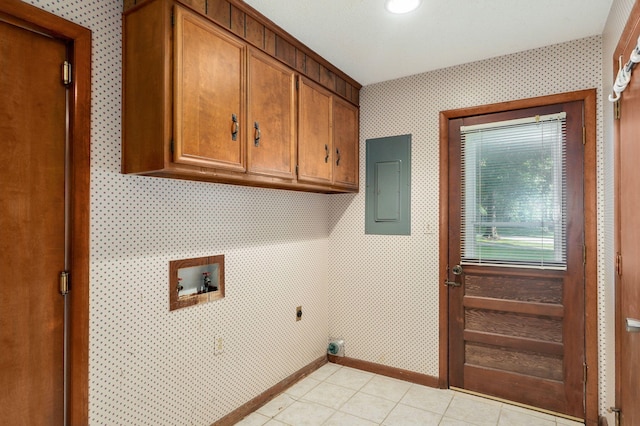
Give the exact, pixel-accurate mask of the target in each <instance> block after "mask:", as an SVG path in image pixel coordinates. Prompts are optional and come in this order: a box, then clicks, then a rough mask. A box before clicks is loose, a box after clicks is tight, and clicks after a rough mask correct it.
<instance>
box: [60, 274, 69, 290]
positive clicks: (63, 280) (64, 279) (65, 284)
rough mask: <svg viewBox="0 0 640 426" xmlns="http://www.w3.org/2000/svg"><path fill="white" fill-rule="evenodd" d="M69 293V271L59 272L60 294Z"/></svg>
mask: <svg viewBox="0 0 640 426" xmlns="http://www.w3.org/2000/svg"><path fill="white" fill-rule="evenodd" d="M67 293H69V273H68V272H67V271H62V272H60V294H61V295H63V296H65V295H66V294H67Z"/></svg>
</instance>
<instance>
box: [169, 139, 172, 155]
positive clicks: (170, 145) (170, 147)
mask: <svg viewBox="0 0 640 426" xmlns="http://www.w3.org/2000/svg"><path fill="white" fill-rule="evenodd" d="M169 150H170V151H171V154H173V139H171V142H169Z"/></svg>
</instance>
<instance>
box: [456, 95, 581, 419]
mask: <svg viewBox="0 0 640 426" xmlns="http://www.w3.org/2000/svg"><path fill="white" fill-rule="evenodd" d="M583 152H584V146H583V102H582V101H575V102H568V103H562V104H556V105H547V106H543V107H534V108H528V109H520V110H514V111H509V112H498V113H492V114H486V115H480V116H473V117H464V118H457V119H452V120H450V121H449V154H448V156H449V164H448V171H449V176H448V180H449V192H448V196H449V200H448V214H449V218H448V220H449V234H448V240H449V241H448V247H449V252H448V260H447V262H448V267H447V279H446V281H445V283H444V284H445V285H447V286H448V287H449V296H448V297H449V352H448V353H449V355H448V356H449V384H450V386H451V387H454V388H459V389H463V390H468V391H473V392H478V393H481V394H485V395H490V396H493V397H497V398H502V399H506V400H510V401H515V402H518V403H522V404H526V405H530V406H533V407H538V408H542V409H546V410H550V411H553V412H557V413H563V414H566V415H569V416H572V417H575V418H580V419H583V418H584V417H585V408H584V404H585V402H584V398H585V391H584V384H585V381H584V377H585V376H584V374H585V373H584V372H585V352H584V351H585V337H584V336H585V324H584V319H585V315H584V312H585V287H584V285H585V273H584V271H585V266H584V247H585V246H584V189H583V188H584V186H583Z"/></svg>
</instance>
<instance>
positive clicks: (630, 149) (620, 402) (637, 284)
mask: <svg viewBox="0 0 640 426" xmlns="http://www.w3.org/2000/svg"><path fill="white" fill-rule="evenodd" d="M639 23H640V4H639V3H637V2H636V4H635V6H634V9H633V11H632V13H631V15H630V17H629V21H628V22H627V25H626V28H625V31H624V32H623V34H622V36H621V38H620V41H619V43H618V47H617V49H616V53H615V55H614V59H615V63H616V67H615V68H614V69H615V70H616V71H617V69H618V67H617V65H618V58H619V57H621V58H622V60H623V61H626V60H628V58H629V54H630V52H631V51H632V50H633V49H634V47H635V45H636V43H637V40H638V36H639V35H640V26H639V25H638V24H639ZM638 73H639V70H638V68H636V69H635V71H634V72H633V74H632V76H631V81H630V83H629V85H628V86H627V88H626V90H625V91H624V92H623V93H622V96H621V98H620V119H619V120H618V121H616V123H615V131H616V135H615V136H616V138H615V139H616V180H615V186H616V191H615V194H616V201H615V211H616V222H615V235H616V251H617V256H616V257H617V262H616V263H617V274H616V408H617V409H619V410H620V414H619V415H620V424H621V425H622V426H632V425H638V424H640V403H639V401H640V328H637V327H633V325H634V324H628V322H630V321H633V320H640V243H639V241H640V214H639V211H638V208H639V207H640V193H639V192H638V188H640V170H639V169H638V160H639V159H640V145H639V144H638V132H640V124H639V123H640V75H638ZM628 325H629V326H630V327H627V326H628Z"/></svg>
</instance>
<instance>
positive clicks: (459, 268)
mask: <svg viewBox="0 0 640 426" xmlns="http://www.w3.org/2000/svg"><path fill="white" fill-rule="evenodd" d="M451 272H453V275H462V266H460V265H456V266H454V267H453V268H452V269H451Z"/></svg>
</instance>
